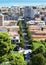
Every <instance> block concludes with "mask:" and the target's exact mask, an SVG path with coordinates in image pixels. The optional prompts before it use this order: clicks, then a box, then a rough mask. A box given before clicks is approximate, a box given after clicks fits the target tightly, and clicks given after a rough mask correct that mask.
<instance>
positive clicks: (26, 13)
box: [24, 6, 34, 20]
mask: <svg viewBox="0 0 46 65" xmlns="http://www.w3.org/2000/svg"><path fill="white" fill-rule="evenodd" d="M24 17H25V19H27V20H28V19H29V20H30V19H33V18H34V10H33V9H32V8H31V7H30V6H25V7H24Z"/></svg>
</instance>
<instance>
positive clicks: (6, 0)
mask: <svg viewBox="0 0 46 65" xmlns="http://www.w3.org/2000/svg"><path fill="white" fill-rule="evenodd" d="M39 4H41V5H46V0H0V6H9V7H10V6H12V5H39Z"/></svg>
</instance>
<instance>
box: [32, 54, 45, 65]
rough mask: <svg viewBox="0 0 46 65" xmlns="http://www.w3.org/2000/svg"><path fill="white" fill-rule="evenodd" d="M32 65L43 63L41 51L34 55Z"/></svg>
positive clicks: (41, 64)
mask: <svg viewBox="0 0 46 65" xmlns="http://www.w3.org/2000/svg"><path fill="white" fill-rule="evenodd" d="M32 65H45V57H44V56H43V55H42V54H41V53H39V54H36V55H34V56H33V58H32Z"/></svg>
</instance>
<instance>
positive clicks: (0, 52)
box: [0, 32, 14, 62]
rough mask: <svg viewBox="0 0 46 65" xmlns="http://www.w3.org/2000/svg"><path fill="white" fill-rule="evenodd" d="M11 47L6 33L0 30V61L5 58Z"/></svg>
mask: <svg viewBox="0 0 46 65" xmlns="http://www.w3.org/2000/svg"><path fill="white" fill-rule="evenodd" d="M13 47H14V45H13V44H11V39H10V36H9V35H8V33H5V32H0V62H2V61H6V60H7V55H8V53H10V51H12V50H13Z"/></svg>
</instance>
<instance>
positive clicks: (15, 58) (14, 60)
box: [9, 52, 24, 65]
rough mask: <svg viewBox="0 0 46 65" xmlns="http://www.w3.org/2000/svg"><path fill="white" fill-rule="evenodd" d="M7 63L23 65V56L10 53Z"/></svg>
mask: <svg viewBox="0 0 46 65" xmlns="http://www.w3.org/2000/svg"><path fill="white" fill-rule="evenodd" d="M9 61H10V63H11V65H24V57H23V54H20V53H15V52H11V53H10V54H9Z"/></svg>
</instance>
